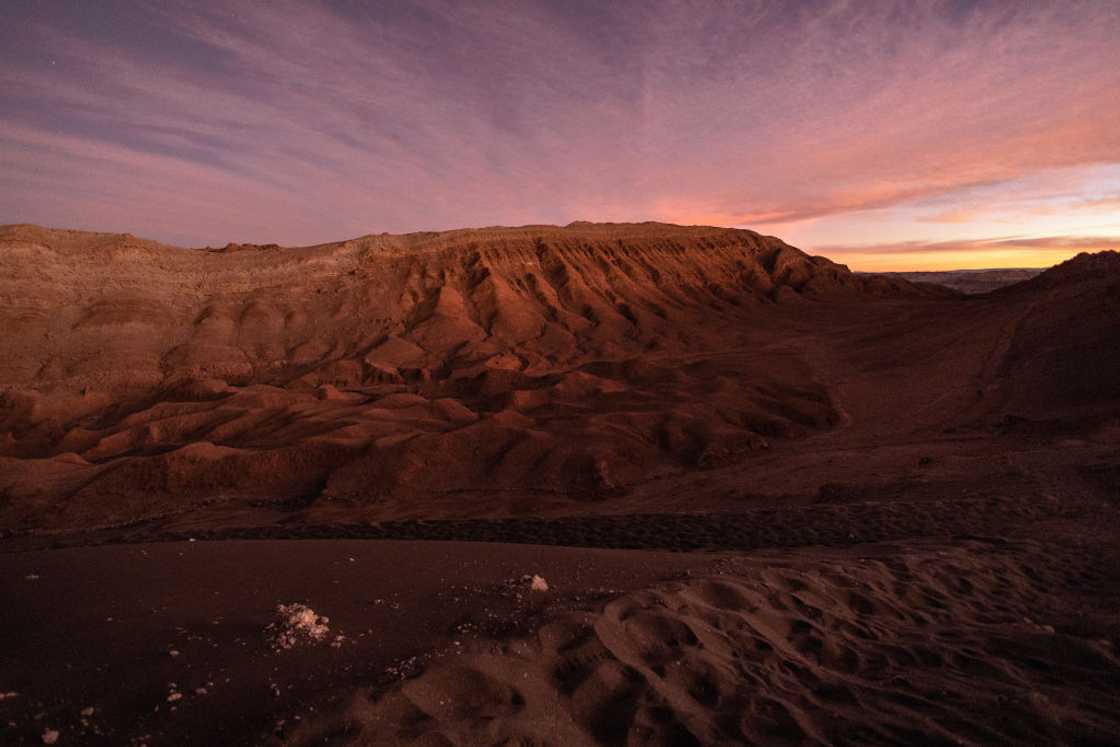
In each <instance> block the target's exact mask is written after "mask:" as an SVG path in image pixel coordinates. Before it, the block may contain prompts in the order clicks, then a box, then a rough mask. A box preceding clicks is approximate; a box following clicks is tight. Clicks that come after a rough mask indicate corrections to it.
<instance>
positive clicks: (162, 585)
mask: <svg viewBox="0 0 1120 747" xmlns="http://www.w3.org/2000/svg"><path fill="white" fill-rule="evenodd" d="M1010 535H1011V536H1007V537H991V536H987V537H984V536H972V537H969V536H960V535H958V536H940V537H937V536H931V537H925V538H912V539H906V540H900V541H895V542H878V543H860V544H853V545H851V546H847V547H832V548H824V547H817V546H810V547H803V548H793V549H790V548H784V549H771V550H767V549H759V550H756V551H753V552H749V553H743V552H740V553H727V552H723V553H703V552H692V553H679V552H678V553H669V552H651V551H625V550H600V549H589V548H559V547H543V546H533V545H509V544H496V543H468V542H428V541H377V540H346V539H337V540H240V541H205V542H203V541H196V542H189V541H187V542H167V543H156V544H150V543H143V544H130V545H110V546H101V547H84V548H83V547H78V548H69V549H58V550H40V551H26V552H12V553H6V554H3V555H0V569H2V573H0V576H2V579H3V580H2V582H0V583H2V586H0V603H2V605H3V609H4V610H5V627H4V635H3V637H2V638H0V660H2V661H3V662H4V666H3V675H2V677H3V681H2V682H0V691H3V692H5V693H6V695H5V697H4V699H3V700H0V717H2V719H3V722H2V723H3V731H2V732H0V735H2V737H0V738H2V740H3V741H4V743H12V744H24V743H25V744H36V743H41V741H42V739H43V737H44V736H50V735H51V733H52V732H55V731H57V732H58V735H59V741H58V743H59V744H73V743H77V744H153V745H154V744H220V743H251V744H252V743H257V744H265V743H291V744H322V743H344V744H345V743H358V744H558V745H559V744H721V743H722V744H734V743H743V742H747V743H763V744H779V743H789V744H804V743H810V744H811V743H832V744H869V743H871V744H913V743H917V742H920V743H946V744H992V743H1019V744H1063V743H1065V744H1074V743H1076V744H1110V743H1114V741H1113V740H1114V737H1115V734H1117V733H1120V717H1117V715H1116V714H1117V713H1120V656H1118V654H1120V651H1118V650H1117V648H1116V646H1117V640H1118V636H1120V614H1118V613H1120V594H1118V593H1117V589H1120V584H1118V583H1117V581H1118V580H1120V564H1118V563H1117V555H1118V553H1117V550H1116V548H1117V547H1120V545H1118V544H1117V542H1116V540H1117V539H1120V532H1118V527H1117V522H1116V517H1115V512H1114V510H1113V509H1111V508H1109V507H1107V506H1102V507H1100V508H1099V509H1098V510H1096V511H1091V512H1089V513H1083V514H1081V515H1080V516H1078V517H1074V518H1044V519H1040V520H1038V521H1036V522H1030V523H1021V524H1019V525H1018V528H1017V529H1016V530H1015V531H1013V532H1011V533H1010ZM534 574H536V575H539V576H540V577H541V578H543V579H544V580H545V581H546V583H547V585H548V590H547V591H534V590H532V589H531V579H530V576H532V575H534ZM292 602H301V603H305V604H307V605H308V606H309V607H311V608H312V609H314V611H315V612H316V613H317V614H318V615H322V616H326V617H328V618H329V621H328V622H327V623H326V625H327V627H328V628H329V633H328V634H327V635H325V636H323V637H322V639H321V640H318V641H315V640H303V641H300V642H298V643H296V644H295V645H294V646H293V647H291V648H289V649H279V650H278V649H277V647H276V646H275V641H276V638H275V633H276V630H275V629H273V630H270V629H269V626H270V625H272V624H273V623H275V622H276V621H277V620H278V617H277V614H276V606H277V605H278V604H286V603H292ZM12 693H15V694H12ZM91 709H92V710H91Z"/></svg>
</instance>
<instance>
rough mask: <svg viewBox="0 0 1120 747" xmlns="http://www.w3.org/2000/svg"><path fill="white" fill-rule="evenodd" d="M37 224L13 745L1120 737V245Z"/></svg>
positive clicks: (26, 284) (1, 293) (13, 278)
mask: <svg viewBox="0 0 1120 747" xmlns="http://www.w3.org/2000/svg"><path fill="white" fill-rule="evenodd" d="M0 257H2V260H3V263H4V267H5V268H6V273H5V275H4V277H3V278H2V279H0V299H2V300H3V306H2V307H0V326H2V327H3V329H4V330H5V335H4V337H3V340H2V342H0V344H2V345H3V346H4V349H3V351H2V352H3V355H2V356H0V361H2V362H0V366H2V369H0V370H2V379H3V381H4V382H5V383H6V387H5V389H4V392H3V399H2V404H3V407H2V410H0V418H2V419H0V430H2V431H3V433H4V442H3V447H2V451H0V491H2V492H0V495H2V502H0V527H2V528H3V532H4V539H3V550H4V553H3V556H2V558H3V560H2V562H3V563H4V569H5V570H4V574H3V584H4V588H3V596H4V599H5V608H6V609H8V610H9V612H8V613H7V624H6V629H7V634H6V635H5V636H4V639H3V644H2V646H3V658H4V661H5V662H6V664H5V667H4V669H5V681H4V682H3V683H0V684H2V686H3V689H4V690H5V693H6V695H5V697H4V699H3V701H2V702H0V715H3V717H4V720H5V721H6V722H7V727H6V732H5V733H6V737H5V739H11V740H12V741H14V742H16V743H18V742H20V741H26V742H27V743H34V742H36V741H38V740H39V739H40V738H41V737H42V736H43V734H44V733H45V732H44V730H48V731H50V730H57V731H58V732H59V733H60V734H65V735H67V736H68V737H69V738H70V741H84V742H89V743H105V744H121V743H129V742H132V743H135V744H140V743H151V744H157V743H176V744H213V743H215V741H235V742H240V741H247V742H253V741H259V742H271V741H276V742H282V743H291V744H320V743H369V744H444V743H446V744H498V743H506V744H512V743H520V744H527V743H549V744H599V743H604V744H614V743H619V744H623V743H626V744H637V743H642V744H724V743H726V744H731V743H740V742H751V743H778V742H783V743H785V742H788V743H797V744H802V743H826V744H906V743H914V742H915V741H921V742H945V743H970V744H986V743H993V742H1006V743H1036V744H1037V743H1071V744H1072V743H1077V744H1092V743H1095V744H1108V743H1111V740H1112V738H1113V736H1114V735H1115V734H1116V733H1117V730H1118V729H1120V722H1118V720H1117V718H1116V716H1115V714H1116V713H1117V712H1118V709H1117V705H1118V704H1120V697H1118V695H1120V691H1118V689H1117V676H1118V674H1120V670H1118V668H1117V665H1118V663H1120V661H1118V658H1117V657H1118V656H1120V654H1118V653H1117V651H1116V649H1115V646H1116V642H1117V638H1118V634H1120V617H1118V613H1120V594H1118V592H1120V587H1118V586H1117V574H1118V573H1120V565H1118V564H1117V559H1118V558H1117V555H1116V552H1117V551H1116V548H1117V547H1120V544H1118V543H1117V541H1116V540H1117V539H1118V534H1117V532H1118V528H1120V524H1118V523H1117V503H1116V499H1117V490H1118V486H1120V315H1117V314H1116V313H1115V309H1116V304H1117V302H1118V300H1120V254H1117V253H1115V252H1103V253H1098V254H1092V255H1089V254H1084V255H1081V256H1078V257H1075V258H1073V259H1071V260H1069V261H1067V262H1064V263H1062V264H1061V265H1059V266H1056V267H1054V268H1051V269H1049V270H1047V271H1045V272H1042V273H1041V274H1039V275H1037V276H1036V277H1033V278H1031V279H1029V280H1026V281H1024V282H1020V283H1016V284H1012V285H1008V286H1005V287H1002V288H1000V289H998V290H995V291H993V292H990V293H986V294H981V295H966V294H962V293H960V292H957V291H955V290H952V289H949V288H946V287H944V286H938V285H933V284H923V283H912V282H909V281H906V280H904V279H899V278H894V277H888V276H877V275H859V274H854V273H851V272H849V271H848V269H847V268H846V267H844V266H842V265H838V264H835V263H833V262H831V261H829V260H828V259H826V258H823V257H815V256H810V255H807V254H805V253H803V252H801V251H800V250H798V249H796V248H794V247H792V246H789V245H787V244H785V243H784V242H782V241H781V240H780V239H777V238H774V237H770V236H763V235H760V234H757V233H754V232H751V231H746V230H736V229H722V228H704V227H682V226H673V225H667V224H653V223H648V224H589V223H575V224H571V225H568V226H565V227H550V226H526V227H520V228H492V229H480V230H462V231H450V232H442V233H420V234H407V235H385V234H381V235H371V236H364V237H361V238H357V239H353V240H349V241H344V242H339V243H333V244H324V245H318V246H310V247H299V248H283V247H279V246H248V245H232V244H231V245H228V246H225V247H223V248H221V249H211V248H205V249H180V248H176V247H169V246H164V245H161V244H158V243H156V242H153V241H148V240H143V239H139V238H136V237H134V236H131V235H128V234H123V235H122V234H94V233H85V232H77V231H65V230H52V229H44V228H39V227H35V226H29V225H13V226H7V227H4V228H2V229H0ZM549 545H552V546H556V547H555V548H548V547H545V546H549ZM281 605H306V609H304V608H300V610H298V614H296V620H297V622H296V624H295V627H294V628H293V629H292V631H291V634H290V635H288V636H287V637H285V636H284V635H282V634H280V633H278V630H280V628H282V626H283V625H284V624H285V619H286V618H285V617H284V614H288V616H289V617H291V614H292V613H293V611H295V608H294V607H289V608H286V609H287V610H288V611H287V612H286V613H284V614H280V615H279V617H278V613H277V609H278V607H279V606H281ZM300 614H303V615H304V617H303V618H300V617H299V615H300ZM307 615H310V617H307ZM320 617H321V618H323V622H322V623H321V629H320V627H319V625H320V624H319V623H318V622H317V620H319V618H320ZM277 626H280V628H278V627H277ZM301 626H302V627H301ZM63 631H67V632H66V633H65V634H64V633H63ZM278 636H279V637H278ZM62 640H65V641H66V643H65V645H60V644H61V641H62ZM278 640H279V641H281V642H286V644H288V645H279V644H277V641H278ZM290 649H291V650H290Z"/></svg>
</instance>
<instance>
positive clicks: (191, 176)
mask: <svg viewBox="0 0 1120 747" xmlns="http://www.w3.org/2000/svg"><path fill="white" fill-rule="evenodd" d="M0 102H2V103H0V223H17V222H30V223H39V224H43V225H49V226H57V227H67V228H84V229H93V230H107V231H129V232H131V233H134V234H137V235H141V236H146V237H151V238H156V239H160V240H162V241H166V242H169V243H174V244H180V245H205V244H215V245H219V244H224V243H226V242H228V241H255V242H278V243H281V244H289V245H295V244H306V243H316V242H324V241H330V240H338V239H345V238H350V237H353V236H358V235H362V234H367V233H377V232H381V231H389V232H393V233H398V232H407V231H415V230H427V229H444V228H456V227H463V226H484V225H496V224H501V225H519V224H526V223H560V224H563V223H568V222H570V221H572V220H594V221H641V220H661V221H669V222H674V223H703V224H712V225H722V226H741V227H745V228H751V229H754V230H758V231H762V232H764V233H769V234H774V235H777V236H781V237H782V238H784V239H785V240H787V241H788V242H790V243H792V244H794V245H796V246H799V247H801V248H803V249H805V250H807V251H810V252H813V253H817V254H825V255H827V256H830V257H832V258H834V259H836V260H838V261H842V262H846V263H848V264H849V265H851V266H852V267H853V268H854V269H864V270H875V269H883V270H887V269H941V268H950V267H961V268H964V267H1028V266H1044V265H1050V264H1053V263H1055V262H1057V261H1060V260H1062V259H1065V258H1066V257H1068V256H1071V255H1072V254H1075V253H1077V252H1078V251H1084V250H1096V249H1104V248H1120V2H1118V1H1117V0H1098V1H1086V2H1080V1H1078V0H1063V1H1062V2H1054V3H1050V2H1044V1H1042V0H1022V1H1021V2H1020V1H1014V0H1008V1H1007V2H975V1H972V0H951V1H950V0H945V1H943V2H922V1H921V0H906V1H904V2H875V1H873V0H850V1H846V0H828V1H824V0H822V1H821V2H811V1H808V2H792V1H790V2H742V3H718V2H711V1H710V0H709V1H705V2H695V3H693V2H684V1H667V2H633V3H631V2H621V1H617V0H612V1H610V2H604V1H600V0H580V1H568V2H554V3H534V2H528V1H527V0H517V1H515V2H508V3H507V2H481V3H467V2H461V1H459V0H447V1H446V2H440V1H433V2H418V3H410V2H388V1H387V2H379V3H375V2H357V1H356V0H336V1H335V2H324V3H314V2H310V1H301V2H291V3H288V2H283V1H282V0H281V1H276V0H271V1H270V2H253V3H244V4H240V3H234V2H210V3H204V2H203V3H170V2H160V1H159V0H150V1H149V2H143V1H136V2H116V1H111V0H105V1H104V2H89V1H81V2H50V1H43V2H34V1H32V0H4V2H3V3H0Z"/></svg>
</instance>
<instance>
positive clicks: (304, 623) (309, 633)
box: [268, 603, 331, 650]
mask: <svg viewBox="0 0 1120 747" xmlns="http://www.w3.org/2000/svg"><path fill="white" fill-rule="evenodd" d="M276 612H277V614H278V615H279V616H280V620H279V621H278V622H275V623H273V624H272V625H269V626H268V629H269V630H274V631H276V632H275V635H274V637H273V645H274V647H275V648H276V649H277V650H281V649H290V648H294V647H296V646H298V645H300V644H313V643H322V642H323V641H325V640H326V639H327V636H328V635H329V634H330V632H331V629H330V626H329V625H327V623H329V622H330V618H329V617H325V616H323V615H320V614H318V613H317V612H315V610H313V609H311V608H310V607H308V606H307V605H306V604H299V603H292V604H280V605H277V606H276Z"/></svg>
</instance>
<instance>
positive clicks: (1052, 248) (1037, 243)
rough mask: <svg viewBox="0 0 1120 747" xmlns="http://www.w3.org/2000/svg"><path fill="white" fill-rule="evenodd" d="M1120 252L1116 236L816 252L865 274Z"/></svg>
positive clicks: (1043, 262)
mask: <svg viewBox="0 0 1120 747" xmlns="http://www.w3.org/2000/svg"><path fill="white" fill-rule="evenodd" d="M1105 250H1115V251H1120V235H1116V236H1036V237H1016V236H1009V237H1000V238H990V239H976V240H958V241H904V242H897V243H887V244H864V245H854V246H843V245H835V246H825V247H821V248H819V249H818V250H817V251H818V252H819V253H821V254H824V255H826V256H829V257H832V258H834V259H837V260H839V261H841V262H847V263H849V264H851V265H852V266H853V267H854V268H856V269H861V270H881V271H889V270H912V269H920V268H929V269H969V268H989V267H1049V266H1050V265H1053V264H1057V263H1058V262H1061V261H1063V260H1065V259H1068V258H1069V257H1072V256H1073V255H1075V254H1079V253H1081V252H1099V251H1105Z"/></svg>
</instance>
